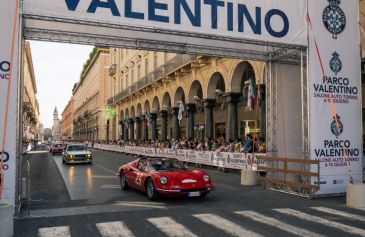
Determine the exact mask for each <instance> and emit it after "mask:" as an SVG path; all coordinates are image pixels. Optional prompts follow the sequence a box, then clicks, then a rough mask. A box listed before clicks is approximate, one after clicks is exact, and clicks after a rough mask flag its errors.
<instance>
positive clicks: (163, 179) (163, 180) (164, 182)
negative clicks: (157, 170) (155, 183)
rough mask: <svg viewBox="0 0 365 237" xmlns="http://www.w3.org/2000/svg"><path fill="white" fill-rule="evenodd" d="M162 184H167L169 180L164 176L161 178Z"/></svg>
mask: <svg viewBox="0 0 365 237" xmlns="http://www.w3.org/2000/svg"><path fill="white" fill-rule="evenodd" d="M160 182H161V183H162V184H167V178H166V177H165V176H162V177H161V178H160Z"/></svg>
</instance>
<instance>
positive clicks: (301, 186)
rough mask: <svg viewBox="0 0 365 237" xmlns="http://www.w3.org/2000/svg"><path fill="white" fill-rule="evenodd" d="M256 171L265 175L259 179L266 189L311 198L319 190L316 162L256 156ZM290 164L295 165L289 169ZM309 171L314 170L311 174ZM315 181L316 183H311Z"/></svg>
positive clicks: (318, 174)
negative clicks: (265, 173) (264, 172)
mask: <svg viewBox="0 0 365 237" xmlns="http://www.w3.org/2000/svg"><path fill="white" fill-rule="evenodd" d="M256 159H258V160H259V162H258V164H259V167H258V169H259V170H260V171H266V172H267V175H266V176H263V177H259V179H260V180H261V181H263V183H264V185H265V187H266V188H267V189H272V190H275V191H281V192H286V193H291V194H296V195H300V196H305V197H310V198H311V197H313V196H315V194H316V192H317V191H318V190H319V189H320V182H318V180H320V165H319V161H318V160H304V159H294V158H279V157H267V156H256ZM290 164H295V165H294V167H291V166H290ZM311 166H313V167H312V169H311ZM314 168H315V169H314ZM311 170H316V172H313V171H311ZM312 180H316V182H312Z"/></svg>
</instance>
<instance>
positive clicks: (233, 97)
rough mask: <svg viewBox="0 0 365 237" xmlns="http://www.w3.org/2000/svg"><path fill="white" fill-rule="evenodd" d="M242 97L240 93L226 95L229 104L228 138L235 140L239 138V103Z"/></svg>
mask: <svg viewBox="0 0 365 237" xmlns="http://www.w3.org/2000/svg"><path fill="white" fill-rule="evenodd" d="M240 95H241V94H240V93H227V94H225V95H224V97H225V99H226V103H227V104H228V126H227V127H228V138H229V139H233V140H236V139H237V138H238V115H237V103H238V101H239V99H240Z"/></svg>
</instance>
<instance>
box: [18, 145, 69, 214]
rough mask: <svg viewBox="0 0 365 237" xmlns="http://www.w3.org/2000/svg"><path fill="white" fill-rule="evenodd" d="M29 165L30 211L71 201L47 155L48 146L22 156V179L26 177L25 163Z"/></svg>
mask: <svg viewBox="0 0 365 237" xmlns="http://www.w3.org/2000/svg"><path fill="white" fill-rule="evenodd" d="M26 160H29V163H30V183H31V187H30V189H31V199H32V200H39V201H35V202H32V205H31V206H32V209H34V208H40V207H41V206H43V204H44V205H46V206H47V207H48V208H49V204H60V203H65V202H69V201H71V198H70V195H69V193H68V190H67V187H66V184H65V182H64V180H63V178H62V175H61V173H60V171H59V170H58V167H57V165H56V162H55V161H54V159H53V157H52V155H51V154H50V153H49V150H48V146H46V145H39V146H37V147H35V148H33V149H32V150H31V151H30V152H28V153H27V155H25V156H24V161H23V167H22V177H27V176H28V174H27V162H26Z"/></svg>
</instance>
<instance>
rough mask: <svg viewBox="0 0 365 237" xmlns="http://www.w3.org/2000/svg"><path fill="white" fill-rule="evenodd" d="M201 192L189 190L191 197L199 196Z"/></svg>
mask: <svg viewBox="0 0 365 237" xmlns="http://www.w3.org/2000/svg"><path fill="white" fill-rule="evenodd" d="M199 196H200V192H189V197H199Z"/></svg>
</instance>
